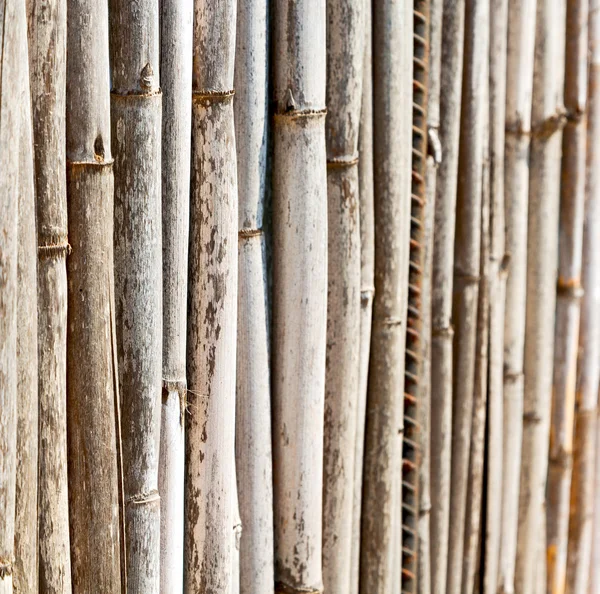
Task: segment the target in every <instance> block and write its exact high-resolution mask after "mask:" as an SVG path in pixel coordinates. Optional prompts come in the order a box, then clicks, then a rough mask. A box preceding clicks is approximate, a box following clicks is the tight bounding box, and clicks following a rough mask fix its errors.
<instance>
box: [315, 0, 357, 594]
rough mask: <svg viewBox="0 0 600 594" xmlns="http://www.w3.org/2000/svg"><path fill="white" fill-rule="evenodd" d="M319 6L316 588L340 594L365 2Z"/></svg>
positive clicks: (350, 456)
mask: <svg viewBox="0 0 600 594" xmlns="http://www.w3.org/2000/svg"><path fill="white" fill-rule="evenodd" d="M326 6H327V24H328V26H327V94H326V105H327V118H326V121H325V139H326V151H327V203H328V209H327V210H328V215H327V222H328V225H327V238H328V248H327V264H328V284H327V288H328V292H327V349H326V370H325V416H324V433H323V588H324V591H325V592H348V590H349V589H350V578H351V559H352V510H353V493H354V490H353V486H354V472H353V470H354V468H355V461H354V458H355V451H356V422H357V418H356V415H357V406H358V397H359V396H358V389H359V385H358V382H359V372H360V367H359V358H360V342H359V337H360V309H361V305H360V301H361V295H360V292H361V259H360V227H359V224H360V221H359V181H358V153H357V151H358V134H359V122H360V112H361V98H362V97H361V94H362V66H363V62H364V53H365V32H364V7H365V2H364V0H328V1H327V3H326ZM346 469H348V470H347V471H346Z"/></svg>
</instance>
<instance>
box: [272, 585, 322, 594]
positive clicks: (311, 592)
mask: <svg viewBox="0 0 600 594" xmlns="http://www.w3.org/2000/svg"><path fill="white" fill-rule="evenodd" d="M275 594H323V589H322V588H306V587H303V586H299V587H294V586H288V584H284V583H283V582H276V583H275Z"/></svg>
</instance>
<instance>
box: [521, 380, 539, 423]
mask: <svg viewBox="0 0 600 594" xmlns="http://www.w3.org/2000/svg"><path fill="white" fill-rule="evenodd" d="M521 375H523V374H521ZM541 422H542V417H540V416H539V415H537V414H536V413H535V412H528V413H525V414H524V415H523V425H539V424H540V423H541Z"/></svg>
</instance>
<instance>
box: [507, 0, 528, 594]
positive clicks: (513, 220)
mask: <svg viewBox="0 0 600 594" xmlns="http://www.w3.org/2000/svg"><path fill="white" fill-rule="evenodd" d="M535 21H536V0H523V1H521V0H509V3H508V41H507V58H506V60H507V64H506V123H505V125H506V134H505V145H504V150H505V162H504V196H505V206H504V209H505V226H506V247H505V249H506V252H507V253H508V254H510V270H509V272H508V276H507V279H506V304H505V311H506V312H510V315H506V317H505V319H504V372H503V375H504V379H503V383H504V405H503V409H504V414H503V444H504V445H503V450H502V460H503V462H502V478H503V483H502V512H501V516H502V529H501V532H502V536H501V546H500V561H499V565H500V575H499V588H500V591H501V593H502V594H513V593H514V592H515V583H514V580H515V562H516V553H517V529H518V509H519V503H518V502H519V480H520V464H521V444H522V435H523V354H524V345H525V296H526V276H527V209H528V193H529V166H528V163H529V144H530V140H531V138H530V132H531V94H532V88H533V59H534V45H535Z"/></svg>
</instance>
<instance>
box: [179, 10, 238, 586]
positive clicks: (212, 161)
mask: <svg viewBox="0 0 600 594" xmlns="http://www.w3.org/2000/svg"><path fill="white" fill-rule="evenodd" d="M235 29H236V3H235V1H233V0H231V1H227V2H223V3H221V4H219V6H218V9H216V8H215V7H214V6H212V5H211V4H210V3H207V2H205V1H204V0H196V1H195V3H194V61H193V66H192V93H193V98H192V183H191V205H190V213H191V217H190V253H189V290H188V291H189V298H188V320H189V323H188V336H187V338H188V346H187V361H188V363H187V371H188V385H189V403H190V404H189V407H190V411H189V415H188V416H187V425H186V431H187V440H186V495H185V497H186V502H185V545H184V547H185V549H184V550H185V559H184V563H185V570H184V572H185V573H184V576H185V577H184V588H185V589H186V591H190V592H201V593H203V594H204V593H207V594H208V593H209V592H224V593H227V592H229V590H230V589H231V588H232V572H233V554H234V551H233V546H232V545H233V539H232V527H233V525H234V518H233V498H234V494H235V489H236V485H235V469H234V460H235V449H234V437H235V420H234V419H233V418H232V415H233V414H234V411H235V357H236V332H237V300H238V288H237V285H238V270H237V254H238V243H237V237H238V199H237V171H236V146H235V132H234V127H233V117H234V115H233V90H232V87H233V70H234V54H235Z"/></svg>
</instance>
